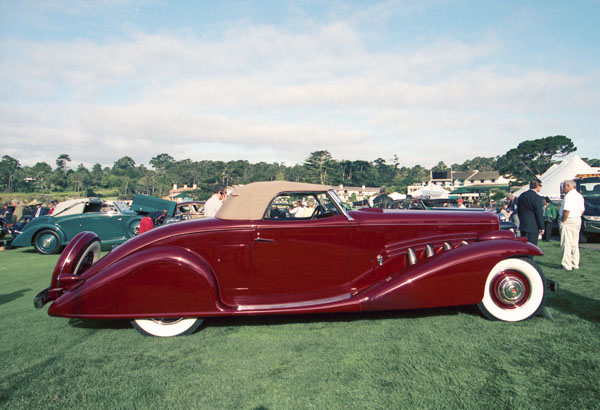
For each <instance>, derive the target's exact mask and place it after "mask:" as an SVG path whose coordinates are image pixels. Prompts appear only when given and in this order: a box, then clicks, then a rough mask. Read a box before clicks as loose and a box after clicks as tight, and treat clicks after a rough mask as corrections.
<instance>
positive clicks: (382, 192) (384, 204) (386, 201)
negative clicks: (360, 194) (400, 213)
mask: <svg viewBox="0 0 600 410" xmlns="http://www.w3.org/2000/svg"><path fill="white" fill-rule="evenodd" d="M392 202H394V200H393V199H392V197H391V196H389V195H388V194H387V187H386V186H382V187H381V188H379V195H377V196H376V197H375V198H373V208H382V209H387V208H388V207H389V206H390V204H391V203H392Z"/></svg>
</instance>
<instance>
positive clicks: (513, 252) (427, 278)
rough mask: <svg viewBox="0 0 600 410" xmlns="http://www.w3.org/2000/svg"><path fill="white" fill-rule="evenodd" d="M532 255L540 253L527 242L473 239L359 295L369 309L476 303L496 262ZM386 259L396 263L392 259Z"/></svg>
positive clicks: (390, 276) (393, 275) (418, 263)
mask: <svg viewBox="0 0 600 410" xmlns="http://www.w3.org/2000/svg"><path fill="white" fill-rule="evenodd" d="M534 255H537V256H539V255H543V253H542V251H541V250H540V249H539V248H538V247H536V246H534V245H532V244H530V243H525V242H522V241H518V240H514V239H497V240H486V241H481V242H474V243H470V244H468V245H463V246H460V247H458V248H451V249H449V250H446V251H444V252H442V253H439V254H435V255H434V256H432V257H429V258H427V257H422V258H421V259H419V260H417V261H416V263H415V264H414V265H412V266H409V267H408V268H406V269H403V270H400V271H396V273H393V274H391V275H389V276H387V277H385V278H384V279H382V280H380V281H379V282H378V283H377V284H375V285H374V286H372V287H371V288H369V289H367V290H366V291H365V292H364V294H363V295H361V296H364V297H365V299H363V300H364V303H366V304H367V305H368V309H373V310H393V309H413V308H417V309H418V308H432V307H441V306H459V305H472V304H477V303H479V302H481V300H482V298H483V294H484V288H485V282H486V279H487V276H488V273H489V272H490V270H491V269H492V268H493V267H494V266H495V265H496V263H498V262H499V261H500V260H503V259H507V258H513V257H521V256H534ZM404 257H407V256H404ZM389 262H390V263H395V264H396V265H397V264H398V262H397V261H394V260H390V261H389ZM385 265H386V263H384V264H383V266H382V267H381V268H384V267H385Z"/></svg>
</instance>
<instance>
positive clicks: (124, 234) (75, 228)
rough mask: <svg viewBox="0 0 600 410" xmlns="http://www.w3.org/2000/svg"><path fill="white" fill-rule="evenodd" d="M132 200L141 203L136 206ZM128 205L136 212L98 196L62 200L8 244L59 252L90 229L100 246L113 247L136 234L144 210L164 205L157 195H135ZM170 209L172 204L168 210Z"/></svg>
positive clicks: (38, 250)
mask: <svg viewBox="0 0 600 410" xmlns="http://www.w3.org/2000/svg"><path fill="white" fill-rule="evenodd" d="M136 199H137V201H138V202H142V203H143V204H144V205H143V206H142V207H140V206H138V205H137V204H136ZM167 202H171V201H167ZM173 204H174V203H173ZM153 206H154V207H153ZM132 207H135V208H136V209H137V211H134V210H132V209H130V208H129V206H128V205H127V203H126V202H124V201H113V202H111V203H108V202H107V201H104V200H102V199H99V198H80V199H71V200H68V201H64V202H61V203H59V204H58V205H57V206H56V208H55V209H54V211H53V212H52V215H45V216H42V217H39V218H35V219H33V220H32V221H31V222H28V223H27V225H25V227H24V228H23V230H22V233H21V234H20V235H19V236H17V238H16V239H14V240H13V241H12V243H11V247H23V246H31V245H33V247H34V248H35V250H36V251H37V252H38V253H40V254H44V255H45V254H54V253H59V252H60V251H61V249H62V248H63V246H65V245H67V244H68V243H69V242H70V241H71V240H72V239H73V238H74V237H75V236H76V235H77V234H78V233H80V232H83V231H90V232H94V233H95V234H96V235H97V237H98V238H99V239H100V240H101V241H102V245H104V246H107V247H113V246H117V245H119V244H121V243H123V242H125V241H126V240H128V239H130V238H132V237H134V236H136V235H137V234H138V230H139V225H140V220H141V219H142V217H143V216H144V214H145V213H148V212H151V211H154V210H157V209H161V208H162V207H164V204H163V202H162V200H160V199H158V198H153V197H148V196H145V195H141V196H138V195H136V197H135V198H134V201H133V203H132ZM173 210H174V206H172V209H171V212H172V211H173Z"/></svg>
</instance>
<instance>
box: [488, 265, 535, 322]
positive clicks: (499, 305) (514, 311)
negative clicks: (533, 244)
mask: <svg viewBox="0 0 600 410" xmlns="http://www.w3.org/2000/svg"><path fill="white" fill-rule="evenodd" d="M544 299H545V287H544V277H543V276H542V273H541V272H540V271H539V270H538V268H537V267H536V266H534V265H533V264H531V263H529V262H527V261H525V260H523V259H505V260H503V261H500V262H498V263H497V264H496V266H494V267H493V268H492V270H491V271H490V273H489V274H488V277H487V280H486V282H485V289H484V294H483V300H482V301H481V302H480V303H479V304H478V305H477V306H478V307H479V309H480V310H481V312H482V313H483V314H484V315H485V316H486V317H488V318H489V319H491V320H502V321H506V322H518V321H521V320H526V319H529V318H531V317H533V316H535V315H536V314H537V312H538V311H539V310H540V309H541V308H542V307H543V305H544Z"/></svg>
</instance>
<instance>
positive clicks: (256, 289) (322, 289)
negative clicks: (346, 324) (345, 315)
mask: <svg viewBox="0 0 600 410" xmlns="http://www.w3.org/2000/svg"><path fill="white" fill-rule="evenodd" d="M351 232H352V222H351V221H349V220H348V219H347V218H346V217H345V216H344V215H341V214H335V215H329V216H326V217H323V218H319V219H300V220H298V219H293V218H292V219H281V220H279V219H277V220H263V221H261V222H260V223H259V224H258V227H257V229H256V232H255V237H254V248H253V257H252V265H251V266H252V267H251V275H250V290H251V292H250V293H251V294H252V296H253V298H254V299H255V303H289V302H298V301H311V300H317V299H323V298H330V297H335V296H337V295H340V294H343V293H347V292H348V291H349V290H348V289H347V287H348V284H349V282H350V280H351V271H350V269H351V257H352V255H351Z"/></svg>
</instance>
